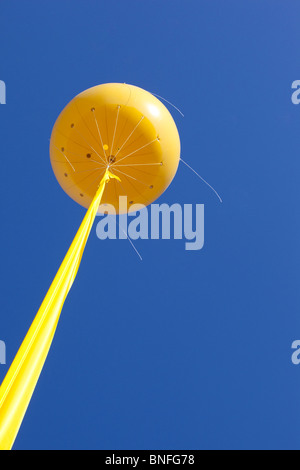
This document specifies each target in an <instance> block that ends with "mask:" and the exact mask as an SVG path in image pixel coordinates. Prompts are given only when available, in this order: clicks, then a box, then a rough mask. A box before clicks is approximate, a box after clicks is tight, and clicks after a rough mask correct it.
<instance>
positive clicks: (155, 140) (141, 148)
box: [118, 137, 158, 163]
mask: <svg viewBox="0 0 300 470" xmlns="http://www.w3.org/2000/svg"><path fill="white" fill-rule="evenodd" d="M154 142H158V138H157V137H156V139H154V140H152V141H151V142H148V144H145V145H143V146H142V147H140V148H139V149H137V150H134V151H133V152H131V153H129V154H128V155H126V156H125V157H123V158H121V160H119V161H118V163H120V162H121V161H122V160H125V158H128V157H130V156H131V155H133V154H134V153H136V152H139V151H140V150H143V149H144V148H145V147H148V146H149V145H151V144H153V143H154Z"/></svg>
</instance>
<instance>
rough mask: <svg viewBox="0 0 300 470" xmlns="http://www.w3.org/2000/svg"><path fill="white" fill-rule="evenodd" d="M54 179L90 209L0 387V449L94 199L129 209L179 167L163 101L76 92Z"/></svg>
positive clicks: (115, 91)
mask: <svg viewBox="0 0 300 470" xmlns="http://www.w3.org/2000/svg"><path fill="white" fill-rule="evenodd" d="M50 155H51V162H52V165H53V169H54V172H55V174H56V177H57V179H58V181H59V183H60V184H61V186H62V187H63V189H64V190H65V191H66V193H67V194H69V195H70V196H71V197H72V198H73V199H74V200H75V201H77V202H79V203H80V204H81V205H83V206H84V207H87V208H88V211H87V213H86V215H85V217H84V220H83V222H82V224H81V226H80V228H79V230H78V232H77V234H76V236H75V238H74V241H73V242H72V244H71V246H70V249H69V251H68V253H67V255H66V257H65V259H64V261H63V263H62V265H61V267H60V269H59V270H58V272H57V275H56V276H55V279H54V281H53V283H52V284H51V286H50V289H49V291H48V293H47V295H46V297H45V299H44V301H43V303H42V305H41V307H40V309H39V311H38V313H37V315H36V317H35V319H34V321H33V323H32V325H31V328H30V329H29V331H28V333H27V335H26V337H25V339H24V341H23V343H22V345H21V347H20V349H19V351H18V353H17V355H16V357H15V359H14V361H13V363H12V365H11V367H10V369H9V371H8V373H7V375H6V377H5V379H4V381H3V383H2V385H1V387H0V450H9V449H11V448H12V446H13V444H14V441H15V439H16V436H17V433H18V431H19V428H20V426H21V424H22V420H23V418H24V415H25V413H26V410H27V407H28V405H29V403H30V400H31V397H32V395H33V393H34V390H35V387H36V384H37V382H38V379H39V376H40V374H41V371H42V368H43V366H44V363H45V360H46V358H47V355H48V352H49V349H50V347H51V344H52V341H53V338H54V335H55V331H56V328H57V325H58V321H59V318H60V314H61V311H62V308H63V305H64V302H65V299H66V297H67V295H68V293H69V291H70V289H71V287H72V285H73V282H74V280H75V277H76V274H77V272H78V269H79V266H80V262H81V259H82V255H83V253H84V249H85V246H86V243H87V240H88V237H89V234H90V232H91V229H92V226H93V222H94V220H95V217H96V215H97V212H98V211H99V205H100V203H101V202H102V203H106V204H113V205H114V207H115V210H116V211H119V201H118V197H119V196H120V195H123V196H124V195H126V196H127V198H128V206H127V209H128V211H130V206H131V205H132V204H133V203H136V204H144V205H147V204H150V203H151V202H153V201H154V200H155V199H156V198H157V197H159V196H160V195H161V194H162V192H163V191H164V190H165V189H166V188H167V187H168V185H169V184H170V183H171V181H172V179H173V178H174V176H175V173H176V171H177V168H178V164H179V159H180V140H179V136H178V131H177V129H176V126H175V123H174V121H173V119H172V117H171V115H170V113H169V112H168V111H167V109H166V108H165V106H164V105H163V104H162V103H161V102H160V101H158V100H157V99H156V98H155V97H154V96H152V95H151V94H150V93H147V92H146V91H144V90H142V89H140V88H137V87H134V86H129V85H125V84H123V85H122V84H108V85H100V86H98V87H95V88H91V89H90V90H87V91H85V92H84V93H81V94H80V95H79V96H77V97H76V98H74V100H73V101H71V103H70V104H69V105H68V106H67V107H66V108H65V110H64V111H63V112H62V113H61V115H60V116H59V118H58V120H57V122H56V124H55V126H54V129H53V132H52V137H51V145H50Z"/></svg>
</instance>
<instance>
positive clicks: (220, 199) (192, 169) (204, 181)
mask: <svg viewBox="0 0 300 470" xmlns="http://www.w3.org/2000/svg"><path fill="white" fill-rule="evenodd" d="M180 161H181V162H182V163H184V164H185V165H186V166H187V167H188V168H189V169H190V170H191V171H192V172H193V173H195V175H197V176H198V178H200V179H201V180H202V181H203V183H205V184H206V185H207V186H208V187H209V188H210V189H212V191H213V192H214V193H215V194H216V195H217V197H218V198H219V201H220V202H223V200H222V198H221V196H220V195H219V194H218V193H217V191H216V190H215V188H213V187H212V186H211V185H210V184H209V183H208V182H207V181H206V180H205V179H204V178H202V176H200V175H199V173H197V171H195V170H194V168H192V167H191V166H190V165H189V164H188V163H186V162H185V161H184V160H183V159H182V158H180Z"/></svg>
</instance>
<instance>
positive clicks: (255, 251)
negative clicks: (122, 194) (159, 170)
mask: <svg viewBox="0 0 300 470" xmlns="http://www.w3.org/2000/svg"><path fill="white" fill-rule="evenodd" d="M0 11H1V19H0V22H1V27H0V45H1V47H0V50H1V53H0V80H4V81H5V83H6V86H7V104H6V105H5V106H3V105H1V106H0V136H1V138H0V153H1V170H2V175H3V176H2V181H1V183H2V184H1V188H0V194H1V215H2V225H1V264H0V276H1V284H2V295H1V303H2V305H1V323H0V339H1V340H4V341H5V342H6V345H7V361H8V364H7V366H2V365H1V366H0V379H1V380H2V379H3V378H4V375H5V373H6V371H7V369H8V366H9V364H10V363H11V362H12V360H13V358H14V355H15V353H16V352H17V350H18V347H19V346H20V344H21V342H22V340H23V338H24V336H25V334H26V332H27V330H28V328H29V326H30V324H31V322H32V320H33V318H34V316H35V314H36V312H37V310H38V308H39V306H40V304H41V302H42V300H43V297H44V295H45V294H46V292H47V290H48V287H49V286H50V284H51V281H52V279H53V277H54V275H55V273H56V271H57V269H58V267H59V264H60V262H61V261H62V259H63V257H64V255H65V253H66V251H67V248H68V246H69V245H70V242H71V241H72V239H73V236H74V235H75V233H76V231H77V228H78V227H79V225H80V222H81V220H82V218H83V216H84V209H83V208H82V207H80V206H78V205H76V204H75V203H74V202H73V201H72V200H71V199H70V198H68V196H66V194H65V193H64V192H63V191H62V190H61V189H60V187H59V185H58V183H57V182H56V180H55V177H54V175H53V173H52V170H51V166H50V161H49V138H50V135H51V130H52V127H53V125H54V122H55V120H56V118H57V116H58V114H59V113H60V111H61V110H62V109H63V107H64V106H65V105H66V104H67V103H68V102H69V101H70V100H71V99H72V98H73V97H74V96H75V95H76V94H78V93H80V92H81V91H83V90H85V89H87V88H89V87H91V86H94V85H97V84H100V83H106V82H122V83H123V82H126V83H130V84H133V85H138V86H140V87H142V88H145V89H146V90H148V91H151V92H154V93H157V94H159V95H161V96H164V97H166V98H167V99H168V100H171V101H172V102H174V103H175V104H176V106H178V107H179V108H180V109H182V111H183V112H184V114H185V118H182V117H181V116H180V114H178V113H176V111H172V114H173V116H174V118H175V120H176V123H177V126H178V129H179V132H180V136H181V141H182V157H183V158H184V159H185V160H186V161H188V162H189V163H190V164H191V165H192V166H193V167H194V168H195V169H196V170H197V171H199V172H200V174H201V175H202V176H203V177H204V178H206V179H207V180H208V181H209V182H210V183H211V184H213V186H214V187H215V188H216V189H217V190H218V191H219V192H220V194H221V195H222V197H223V200H224V202H223V204H222V205H221V204H220V203H219V202H218V200H217V198H216V197H215V195H214V194H213V192H211V191H210V190H209V189H208V188H207V187H206V186H205V185H203V184H202V183H201V182H200V181H199V180H198V179H197V178H196V177H194V176H193V174H192V173H191V172H189V170H188V169H187V168H185V167H184V166H180V168H179V171H178V173H177V175H176V178H175V180H174V182H173V183H172V185H171V186H170V187H169V189H168V190H167V192H166V193H165V194H164V195H163V196H162V197H161V198H160V200H159V202H167V203H170V204H172V203H175V202H177V203H180V204H188V203H193V204H196V203H197V204H205V247H204V249H203V250H201V251H198V252H187V251H185V250H184V242H183V241H178V240H176V241H172V240H171V241H166V240H157V241H137V242H136V246H137V248H138V249H139V251H140V252H141V253H142V256H143V262H141V261H140V260H139V258H138V257H137V256H136V255H135V253H134V251H133V250H132V248H131V246H130V244H129V243H128V242H127V241H126V240H116V241H113V240H111V241H105V242H102V241H100V240H98V238H97V236H96V226H95V227H94V229H93V231H92V234H91V237H90V240H89V243H88V246H87V250H86V252H85V256H84V259H83V262H82V266H81V269H80V272H79V275H78V278H77V280H76V282H75V284H74V287H73V289H72V291H71V293H70V295H69V297H68V299H67V301H66V304H65V307H64V310H63V313H62V316H61V321H60V323H59V327H58V331H57V334H56V336H55V340H54V343H53V347H52V349H51V351H50V354H49V357H48V360H47V362H46V366H45V368H44V370H43V373H42V376H41V379H40V381H39V383H38V386H37V389H36V392H35V394H34V397H33V400H32V402H31V405H30V408H29V410H28V413H27V415H26V418H25V420H24V423H23V426H22V428H21V431H20V434H19V436H18V438H17V441H16V444H15V449H207V450H209V449H299V448H300V444H299V442H300V431H299V425H298V423H299V418H300V411H299V406H298V394H299V386H300V375H299V374H300V369H299V368H297V367H296V366H294V365H293V364H292V362H291V354H292V351H291V344H292V342H293V341H294V340H297V339H300V309H299V307H300V290H299V262H300V250H299V230H300V217H299V211H298V200H299V175H300V158H299V148H300V132H299V128H300V127H299V125H300V107H297V106H295V105H293V104H292V102H291V94H292V91H291V84H292V82H293V81H294V80H297V79H300V61H299V40H300V28H299V21H298V19H299V13H300V6H299V2H297V1H293V0H289V1H288V2H283V1H278V0H265V1H263V2H262V1H261V0H244V1H243V2H241V1H240V0H227V1H226V2H224V1H222V0H214V1H211V0H197V1H196V0H186V1H183V0H180V1H179V0H163V1H158V0H151V1H150V0H149V1H148V2H141V1H137V0H128V1H126V2H125V1H121V0H118V1H116V0H110V1H96V0H85V1H83V0H80V1H79V0H77V1H75V0H73V1H67V0H60V1H58V0H52V1H51V2H40V1H37V0H30V1H28V2H24V1H22V0H18V1H16V0H10V1H9V2H4V1H2V2H1V5H0ZM299 367H300V366H299Z"/></svg>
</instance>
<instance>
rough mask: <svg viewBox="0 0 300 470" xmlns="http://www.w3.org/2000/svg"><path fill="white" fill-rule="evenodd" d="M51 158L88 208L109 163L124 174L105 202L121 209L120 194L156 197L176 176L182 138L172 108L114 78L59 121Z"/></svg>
mask: <svg viewBox="0 0 300 470" xmlns="http://www.w3.org/2000/svg"><path fill="white" fill-rule="evenodd" d="M50 156H51V163H52V167H53V170H54V173H55V175H56V178H57V180H58V182H59V184H60V185H61V187H62V188H63V189H64V191H65V192H66V193H67V194H68V195H69V196H70V197H71V198H72V199H74V200H75V201H76V202H78V203H79V204H81V205H82V206H84V207H86V208H88V207H89V205H90V204H91V202H92V199H93V197H94V195H95V192H96V189H97V185H98V184H99V181H100V180H101V178H102V176H103V175H104V173H105V169H106V168H107V167H109V169H110V171H111V172H112V173H113V174H115V175H117V176H119V178H120V179H121V182H118V181H117V180H114V181H113V182H112V183H111V184H109V185H107V187H106V190H105V193H104V195H103V199H102V204H112V205H113V206H114V207H115V210H116V213H120V212H124V209H123V210H122V208H120V207H119V196H127V202H128V206H127V211H128V212H130V206H131V205H132V204H143V205H148V204H151V203H152V202H153V201H155V200H156V199H157V198H158V197H159V196H160V195H161V194H162V193H163V192H164V191H165V190H166V189H167V187H168V186H169V184H170V183H171V181H172V180H173V178H174V176H175V174H176V171H177V168H178V165H179V161H180V139H179V135H178V131H177V128H176V125H175V123H174V120H173V118H172V116H171V114H170V113H169V111H168V110H167V108H166V107H165V106H164V105H163V104H162V103H161V101H159V100H158V99H157V98H156V97H155V96H153V95H152V94H151V93H148V92H147V91H145V90H142V89H141V88H138V87H136V86H132V85H127V84H120V83H109V84H105V85H99V86H96V87H94V88H91V89H89V90H87V91H84V92H83V93H81V94H80V95H78V96H76V97H75V98H74V99H73V100H72V101H71V102H70V103H69V104H68V105H67V106H66V108H65V109H64V110H63V112H62V113H61V114H60V116H59V118H58V119H57V121H56V124H55V126H54V129H53V132H52V136H51V143H50Z"/></svg>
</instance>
